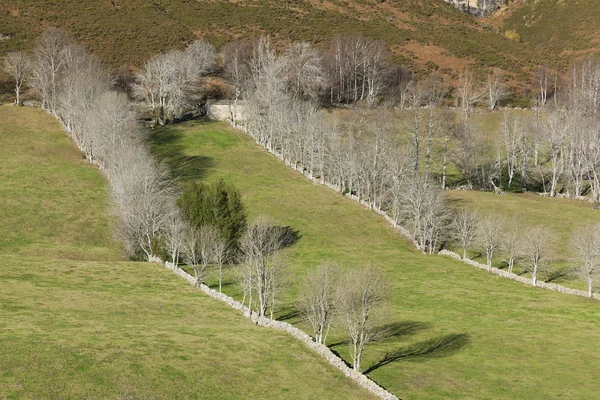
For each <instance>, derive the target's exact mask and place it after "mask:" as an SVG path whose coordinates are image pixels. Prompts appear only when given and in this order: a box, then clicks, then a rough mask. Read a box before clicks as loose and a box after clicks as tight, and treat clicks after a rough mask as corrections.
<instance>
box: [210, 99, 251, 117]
mask: <svg viewBox="0 0 600 400" xmlns="http://www.w3.org/2000/svg"><path fill="white" fill-rule="evenodd" d="M245 103H246V102H245V101H244V100H238V101H237V104H236V103H235V102H234V101H233V100H221V101H216V102H214V103H208V104H207V108H208V116H209V117H210V118H212V119H215V120H217V121H227V122H230V123H231V122H233V116H234V115H235V114H236V110H237V116H236V120H237V122H243V121H244V120H245V116H244V107H245Z"/></svg>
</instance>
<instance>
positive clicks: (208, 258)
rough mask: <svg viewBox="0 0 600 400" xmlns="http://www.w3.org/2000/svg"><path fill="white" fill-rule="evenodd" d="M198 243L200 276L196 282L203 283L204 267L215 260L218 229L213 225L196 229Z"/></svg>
mask: <svg viewBox="0 0 600 400" xmlns="http://www.w3.org/2000/svg"><path fill="white" fill-rule="evenodd" d="M198 236H199V240H200V244H199V246H198V251H199V253H200V265H201V268H200V278H199V280H198V283H199V284H201V285H203V284H204V276H205V274H206V267H207V266H208V264H210V263H212V262H213V261H214V260H215V254H216V247H217V245H218V243H219V239H220V238H219V231H218V230H217V228H215V227H214V226H210V225H204V226H201V227H200V228H199V229H198Z"/></svg>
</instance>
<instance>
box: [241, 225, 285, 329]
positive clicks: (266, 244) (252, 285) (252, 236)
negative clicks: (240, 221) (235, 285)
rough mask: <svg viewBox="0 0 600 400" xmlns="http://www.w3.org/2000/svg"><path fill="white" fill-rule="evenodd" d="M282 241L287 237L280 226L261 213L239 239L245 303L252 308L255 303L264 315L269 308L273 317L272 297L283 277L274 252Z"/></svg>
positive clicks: (282, 243) (260, 313)
mask: <svg viewBox="0 0 600 400" xmlns="http://www.w3.org/2000/svg"><path fill="white" fill-rule="evenodd" d="M285 244H286V237H285V236H284V235H282V230H281V229H280V228H279V227H277V226H275V225H273V224H272V223H271V222H270V220H269V219H268V218H266V217H264V216H261V217H259V218H257V220H256V221H255V222H254V223H253V224H251V225H249V226H248V228H247V229H246V232H245V233H244V234H243V235H242V238H241V239H240V253H241V257H242V263H243V265H244V269H243V274H242V276H243V279H242V282H243V283H244V284H245V285H246V287H245V291H246V293H247V296H248V298H249V304H248V307H249V309H250V310H251V311H252V310H253V307H256V309H257V311H258V316H259V317H264V316H265V315H266V313H267V310H268V309H270V312H271V318H272V317H273V308H274V307H273V306H274V303H275V297H276V294H277V289H278V287H279V286H280V282H279V281H280V279H281V278H282V276H281V269H282V268H283V267H284V263H283V262H282V261H283V260H282V259H280V258H277V257H275V256H276V253H277V252H278V251H279V250H280V249H281V248H283V247H284V245H285ZM254 296H256V299H254ZM254 301H256V305H255V304H254Z"/></svg>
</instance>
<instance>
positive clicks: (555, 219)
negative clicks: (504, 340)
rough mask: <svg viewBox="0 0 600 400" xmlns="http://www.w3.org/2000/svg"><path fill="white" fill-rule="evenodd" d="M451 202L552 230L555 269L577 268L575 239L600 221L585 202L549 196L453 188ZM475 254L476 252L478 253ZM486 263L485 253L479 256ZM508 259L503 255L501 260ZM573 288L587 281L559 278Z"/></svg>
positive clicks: (526, 225) (523, 224)
mask: <svg viewBox="0 0 600 400" xmlns="http://www.w3.org/2000/svg"><path fill="white" fill-rule="evenodd" d="M447 198H448V200H449V204H450V205H451V206H453V207H455V208H468V209H472V210H476V211H477V212H478V213H479V214H480V215H485V214H497V215H502V216H506V218H504V222H505V223H506V224H510V223H514V222H516V223H518V224H519V225H520V226H521V227H522V228H523V229H526V228H527V227H528V226H544V227H547V228H549V229H550V230H551V232H552V240H551V247H550V252H549V253H550V254H549V259H550V260H551V264H552V265H554V269H563V268H566V269H567V270H568V269H569V268H574V267H576V266H577V264H576V262H575V261H574V260H573V251H572V245H571V238H572V236H573V234H574V233H575V232H576V231H578V230H580V229H583V228H584V227H585V226H588V225H593V224H597V223H599V222H600V213H599V212H598V210H595V209H593V208H592V205H591V204H590V203H588V202H585V201H579V200H569V199H555V198H545V197H541V196H539V195H536V194H533V193H528V194H512V193H509V194H507V195H505V196H498V195H497V194H495V193H484V192H479V191H449V192H447ZM474 254H475V253H473V255H474ZM478 261H480V262H484V263H485V255H481V256H480V258H479V259H478ZM501 261H505V260H504V259H503V258H502V255H500V256H499V257H497V262H498V263H500V262H501ZM555 282H556V283H561V284H564V285H566V286H569V287H575V288H578V289H583V288H584V286H585V284H584V283H583V282H582V281H580V280H577V279H575V278H574V277H573V276H566V277H563V278H559V279H557V280H556V281H555Z"/></svg>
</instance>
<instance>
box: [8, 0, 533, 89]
mask: <svg viewBox="0 0 600 400" xmlns="http://www.w3.org/2000/svg"><path fill="white" fill-rule="evenodd" d="M0 26H1V27H2V28H0V33H3V34H5V35H9V36H10V38H9V39H7V40H2V41H0V55H1V54H2V53H4V52H6V51H8V50H14V49H18V48H23V47H25V48H27V47H31V45H32V43H33V40H34V38H35V37H36V36H37V35H39V33H40V32H41V31H42V30H43V29H44V28H45V27H48V26H59V27H61V28H63V29H64V30H66V31H67V32H68V33H70V34H71V35H72V36H73V37H74V38H75V39H76V40H77V41H78V42H79V43H82V44H85V45H86V46H87V47H88V48H89V49H90V50H91V51H93V52H94V53H96V54H97V55H98V56H99V57H100V58H101V59H102V60H103V61H105V62H106V63H108V64H110V65H112V66H114V67H117V66H121V65H138V66H139V65H141V64H142V63H143V62H144V61H145V60H146V59H148V58H149V57H150V56H152V55H154V54H156V53H158V52H160V51H164V50H166V49H169V48H172V47H181V46H183V45H184V43H186V42H189V41H190V40H192V39H193V38H196V37H201V38H205V39H206V40H209V41H210V42H212V43H214V44H215V45H217V46H219V45H221V44H223V43H225V42H227V41H229V40H231V39H234V38H250V37H252V36H254V35H258V34H269V35H272V36H273V37H274V38H275V39H276V40H277V41H278V43H280V44H283V43H285V42H287V41H290V40H308V41H311V42H314V43H326V42H327V41H328V40H329V39H330V38H331V36H332V35H334V34H336V33H339V34H364V35H367V36H370V37H372V38H376V39H383V40H385V41H386V42H387V44H388V45H389V46H390V48H391V49H392V51H393V53H394V58H395V60H396V61H399V62H402V63H404V64H406V65H407V66H408V67H411V68H413V69H415V70H417V71H419V72H428V71H430V70H432V69H439V70H441V71H442V73H445V74H448V75H451V76H452V75H456V74H457V72H459V71H460V70H462V68H463V67H464V66H465V65H471V66H472V67H473V68H475V69H478V68H487V67H499V68H503V69H505V70H507V71H511V72H512V73H513V74H514V75H515V76H516V77H518V78H520V79H525V77H526V76H527V74H528V73H529V72H530V69H531V68H532V64H537V63H539V62H541V55H540V54H539V53H538V52H536V51H535V50H534V49H532V48H530V47H529V46H527V45H523V44H521V43H518V42H515V41H511V40H509V39H506V38H505V37H504V36H503V35H502V34H501V33H498V32H495V31H493V30H491V29H488V28H485V27H484V26H482V25H481V24H480V23H479V22H478V21H477V20H475V19H474V18H473V17H471V16H469V15H466V14H464V13H462V12H460V11H458V10H455V9H454V7H453V6H451V5H449V4H447V3H445V2H444V1H441V0H419V1H405V0H388V1H383V2H382V1H379V0H348V1H341V0H287V1H279V0H245V1H234V0H231V1H227V0H216V1H208V0H199V1H192V0H165V1H149V0H111V1H91V0H84V1H65V2H50V1H36V2H31V1H26V0H5V1H3V2H2V5H0Z"/></svg>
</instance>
